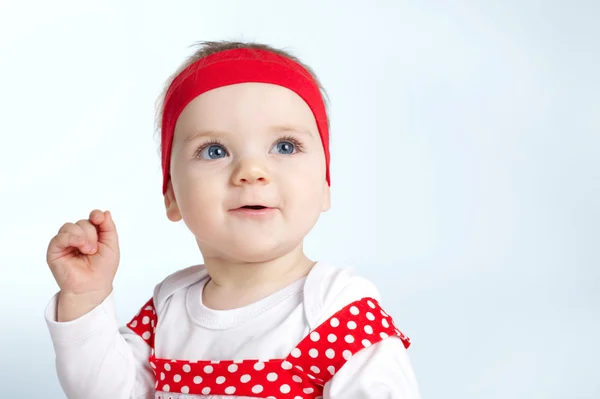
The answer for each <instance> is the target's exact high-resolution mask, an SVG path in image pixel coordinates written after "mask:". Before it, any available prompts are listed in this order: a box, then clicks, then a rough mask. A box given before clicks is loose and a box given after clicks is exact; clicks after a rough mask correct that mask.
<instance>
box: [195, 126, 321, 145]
mask: <svg viewBox="0 0 600 399" xmlns="http://www.w3.org/2000/svg"><path fill="white" fill-rule="evenodd" d="M268 131H269V132H272V133H284V132H294V133H300V134H305V135H308V136H310V137H314V134H313V132H312V131H311V130H310V129H305V128H303V127H296V126H291V125H274V126H271V127H269V129H268ZM229 134H231V133H230V132H227V131H223V130H200V131H197V132H195V133H194V134H191V135H189V136H188V137H186V138H185V139H184V142H186V143H189V142H192V141H195V140H197V139H199V138H202V137H206V136H211V137H218V136H227V135H229Z"/></svg>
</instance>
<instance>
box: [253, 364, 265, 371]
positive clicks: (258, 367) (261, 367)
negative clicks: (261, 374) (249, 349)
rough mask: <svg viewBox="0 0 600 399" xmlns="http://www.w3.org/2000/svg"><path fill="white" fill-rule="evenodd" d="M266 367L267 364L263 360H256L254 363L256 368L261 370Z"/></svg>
mask: <svg viewBox="0 0 600 399" xmlns="http://www.w3.org/2000/svg"><path fill="white" fill-rule="evenodd" d="M264 368H265V364H264V363H263V362H256V363H255V364H254V370H256V371H260V370H262V369H264Z"/></svg>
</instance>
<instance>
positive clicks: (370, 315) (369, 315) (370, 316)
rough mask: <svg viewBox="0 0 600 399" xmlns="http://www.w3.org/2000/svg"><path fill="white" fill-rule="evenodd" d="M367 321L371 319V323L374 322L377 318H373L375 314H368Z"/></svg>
mask: <svg viewBox="0 0 600 399" xmlns="http://www.w3.org/2000/svg"><path fill="white" fill-rule="evenodd" d="M367 319H369V320H370V321H373V320H375V316H373V313H371V312H367Z"/></svg>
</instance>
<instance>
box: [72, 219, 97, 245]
mask: <svg viewBox="0 0 600 399" xmlns="http://www.w3.org/2000/svg"><path fill="white" fill-rule="evenodd" d="M76 224H77V225H78V226H80V227H81V228H82V229H83V231H84V232H85V239H86V248H85V249H86V252H96V250H97V247H98V232H97V231H96V226H94V225H93V224H92V223H91V222H90V221H89V220H87V219H82V220H80V221H78V222H77V223H76Z"/></svg>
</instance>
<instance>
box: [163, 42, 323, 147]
mask: <svg viewBox="0 0 600 399" xmlns="http://www.w3.org/2000/svg"><path fill="white" fill-rule="evenodd" d="M194 46H199V48H198V49H197V50H196V51H195V52H194V53H193V54H192V55H191V56H189V57H188V58H187V59H186V60H185V61H184V62H183V64H181V65H180V66H179V68H178V69H177V71H175V73H173V74H172V75H171V76H170V77H169V78H168V79H167V81H166V82H165V85H164V88H163V91H162V93H161V95H160V97H159V98H158V100H157V103H156V120H155V124H156V134H157V139H158V141H159V144H160V137H161V135H160V129H161V123H162V115H163V109H164V99H165V95H166V94H167V90H168V89H169V86H170V85H171V83H172V82H173V80H174V79H175V78H176V77H177V75H179V74H180V73H181V72H182V71H183V70H184V69H185V68H187V67H188V66H190V65H191V64H193V63H194V62H196V61H198V60H200V59H202V58H205V57H208V56H209V55H212V54H215V53H219V52H221V51H227V50H233V49H239V48H247V49H256V50H266V51H271V52H273V53H276V54H279V55H281V56H283V57H286V58H288V59H290V60H292V61H294V62H296V63H298V64H300V65H302V67H304V68H305V69H306V70H307V71H308V73H310V74H311V76H312V77H313V79H314V80H315V82H316V83H317V85H318V86H319V90H320V91H321V98H322V99H323V103H324V104H325V109H326V110H327V104H328V101H327V92H326V91H325V89H324V88H323V85H322V84H321V82H320V81H319V79H318V78H317V75H316V74H315V72H314V71H313V70H312V69H311V68H310V67H309V66H308V65H306V64H304V63H302V62H301V61H300V60H299V59H298V58H297V57H295V56H294V55H292V54H291V53H289V52H288V51H285V50H282V49H277V48H274V47H271V46H269V45H267V44H261V43H254V42H237V41H201V42H197V43H195V44H194V45H192V47H194ZM327 123H328V125H329V122H327ZM159 151H160V147H159Z"/></svg>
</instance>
